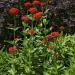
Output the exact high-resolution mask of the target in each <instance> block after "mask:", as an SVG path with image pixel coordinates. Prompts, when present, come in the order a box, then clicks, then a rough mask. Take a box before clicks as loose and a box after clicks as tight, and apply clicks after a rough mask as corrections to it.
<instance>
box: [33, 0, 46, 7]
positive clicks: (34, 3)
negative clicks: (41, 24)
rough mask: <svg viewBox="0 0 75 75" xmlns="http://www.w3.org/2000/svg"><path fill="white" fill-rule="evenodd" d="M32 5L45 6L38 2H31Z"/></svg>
mask: <svg viewBox="0 0 75 75" xmlns="http://www.w3.org/2000/svg"><path fill="white" fill-rule="evenodd" d="M32 4H33V5H41V6H44V5H45V3H44V2H40V1H37V0H36V1H33V3H32Z"/></svg>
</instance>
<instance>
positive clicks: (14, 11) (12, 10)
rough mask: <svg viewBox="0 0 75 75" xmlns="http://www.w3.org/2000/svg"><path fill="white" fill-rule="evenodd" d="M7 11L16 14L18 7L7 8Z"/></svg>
mask: <svg viewBox="0 0 75 75" xmlns="http://www.w3.org/2000/svg"><path fill="white" fill-rule="evenodd" d="M9 13H10V14H12V15H17V14H19V9H17V8H15V7H12V8H10V9H9Z"/></svg>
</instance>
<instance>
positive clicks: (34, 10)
mask: <svg viewBox="0 0 75 75" xmlns="http://www.w3.org/2000/svg"><path fill="white" fill-rule="evenodd" d="M28 11H29V12H30V13H31V14H35V13H37V12H38V10H37V8H30V9H29V10H28Z"/></svg>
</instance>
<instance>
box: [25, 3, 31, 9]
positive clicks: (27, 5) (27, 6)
mask: <svg viewBox="0 0 75 75" xmlns="http://www.w3.org/2000/svg"><path fill="white" fill-rule="evenodd" d="M24 6H25V7H26V8H27V9H29V8H30V7H31V6H32V4H31V3H30V2H26V3H24Z"/></svg>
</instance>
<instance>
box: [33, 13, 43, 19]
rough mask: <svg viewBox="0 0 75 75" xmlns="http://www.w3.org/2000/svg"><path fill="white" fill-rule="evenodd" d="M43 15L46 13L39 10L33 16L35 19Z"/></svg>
mask: <svg viewBox="0 0 75 75" xmlns="http://www.w3.org/2000/svg"><path fill="white" fill-rule="evenodd" d="M43 15H44V13H43V12H38V13H36V14H34V15H33V18H34V19H40V18H41V17H42V16H43Z"/></svg>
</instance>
